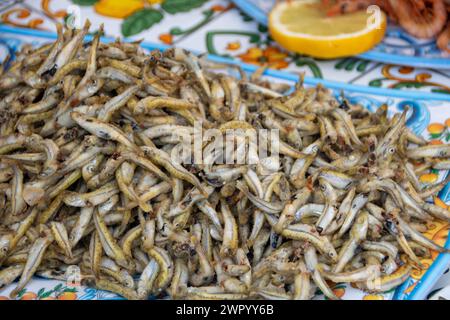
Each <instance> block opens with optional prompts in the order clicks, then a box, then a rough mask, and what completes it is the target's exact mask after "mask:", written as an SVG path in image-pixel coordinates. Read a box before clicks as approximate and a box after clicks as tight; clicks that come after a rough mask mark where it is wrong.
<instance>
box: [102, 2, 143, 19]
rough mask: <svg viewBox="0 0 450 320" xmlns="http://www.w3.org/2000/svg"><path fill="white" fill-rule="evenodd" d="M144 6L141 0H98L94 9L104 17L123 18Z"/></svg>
mask: <svg viewBox="0 0 450 320" xmlns="http://www.w3.org/2000/svg"><path fill="white" fill-rule="evenodd" d="M142 8H144V1H141V0H127V1H123V0H100V1H99V2H97V3H96V4H95V6H94V9H95V11H96V12H97V13H98V14H101V15H103V16H106V17H111V18H119V19H123V18H126V17H128V16H129V15H131V14H132V13H134V12H135V11H137V10H139V9H142Z"/></svg>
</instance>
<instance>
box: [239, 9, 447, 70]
mask: <svg viewBox="0 0 450 320" xmlns="http://www.w3.org/2000/svg"><path fill="white" fill-rule="evenodd" d="M232 2H233V3H234V4H235V5H236V6H237V7H239V8H240V9H241V10H242V11H243V12H244V13H245V14H247V15H248V16H250V17H252V18H253V19H254V20H256V21H257V22H259V23H260V24H262V25H264V26H267V24H268V19H267V15H268V13H269V11H270V9H271V8H272V7H273V6H274V4H275V2H276V1H275V0H232ZM358 57H360V58H363V59H368V60H372V61H379V62H382V63H386V64H398V65H405V66H410V67H422V68H432V69H441V70H442V69H446V70H449V69H450V57H449V56H448V54H447V55H446V54H445V53H443V52H442V51H441V50H439V48H438V47H437V46H436V42H435V40H434V39H426V40H424V39H418V38H415V37H413V36H411V35H409V34H408V33H406V32H405V31H403V29H401V28H399V27H398V26H396V25H394V24H392V23H389V25H388V29H387V31H386V36H385V38H384V39H383V41H382V42H381V43H380V44H379V45H378V46H376V47H375V48H374V49H372V50H370V51H368V52H365V53H363V54H360V55H359V56H358Z"/></svg>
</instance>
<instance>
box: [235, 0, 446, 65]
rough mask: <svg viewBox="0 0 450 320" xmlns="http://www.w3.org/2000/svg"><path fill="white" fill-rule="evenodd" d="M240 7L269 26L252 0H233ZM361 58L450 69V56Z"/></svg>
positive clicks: (374, 55)
mask: <svg viewBox="0 0 450 320" xmlns="http://www.w3.org/2000/svg"><path fill="white" fill-rule="evenodd" d="M231 1H232V2H233V3H234V4H235V5H236V6H237V7H238V8H239V9H241V10H242V11H243V12H244V13H245V14H246V15H248V16H250V17H251V18H253V19H254V20H255V21H256V22H258V23H260V24H262V25H264V26H267V25H268V19H267V13H266V12H264V10H262V9H261V8H259V7H258V6H257V5H255V4H254V3H252V2H249V1H247V0H231ZM358 57H359V58H362V59H367V60H372V61H378V62H383V63H389V64H398V65H405V66H412V67H419V68H432V69H438V70H439V69H441V70H442V69H446V70H447V69H450V58H449V59H446V58H421V57H409V56H402V55H398V54H390V53H385V52H378V51H375V50H372V51H368V52H365V53H363V54H360V55H358Z"/></svg>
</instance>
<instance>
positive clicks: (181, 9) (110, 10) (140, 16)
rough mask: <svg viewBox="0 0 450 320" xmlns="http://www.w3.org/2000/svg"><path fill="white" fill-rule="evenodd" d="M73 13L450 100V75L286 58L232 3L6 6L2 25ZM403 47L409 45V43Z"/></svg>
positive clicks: (120, 31) (130, 31) (186, 0)
mask: <svg viewBox="0 0 450 320" xmlns="http://www.w3.org/2000/svg"><path fill="white" fill-rule="evenodd" d="M23 2H24V3H25V4H24V3H23ZM71 5H76V6H78V7H79V8H80V12H81V15H82V16H83V17H84V16H86V17H87V18H89V19H90V20H91V21H92V22H93V24H94V27H95V26H96V27H98V26H99V24H100V23H105V25H106V28H105V30H106V32H107V35H109V36H118V35H120V36H126V37H135V38H136V39H141V38H145V39H146V40H148V41H153V42H159V43H161V44H165V45H178V46H183V47H186V48H188V49H191V50H196V51H199V52H208V53H211V54H216V55H221V56H225V57H231V58H236V59H240V60H241V61H244V62H248V63H251V64H255V65H265V66H268V67H271V68H276V69H287V70H292V71H293V72H297V73H300V72H304V73H305V74H306V75H307V76H312V77H316V78H325V79H329V80H336V81H340V82H347V83H352V84H361V85H369V86H372V87H378V88H393V89H399V90H420V91H426V92H435V93H450V88H449V82H450V73H449V72H445V71H439V70H429V69H417V68H411V67H397V66H394V65H389V64H387V65H383V64H381V63H376V62H371V61H369V60H364V59H360V58H355V57H351V58H345V59H338V60H332V61H320V60H316V59H313V58H310V57H303V56H298V55H294V54H291V53H285V52H283V50H282V49H281V48H279V47H277V45H276V43H274V42H273V40H272V39H271V37H270V35H269V34H268V30H267V28H266V27H264V26H262V25H260V24H258V23H256V22H255V21H253V20H252V18H250V17H249V16H247V15H245V14H244V13H242V12H241V11H239V10H238V9H236V8H235V7H234V6H233V5H232V3H231V2H230V1H227V0H127V1H122V0H60V1H56V0H40V1H32V0H24V1H22V0H7V1H5V5H0V19H1V21H2V22H3V23H4V24H6V25H10V26H15V27H22V28H31V29H39V30H52V29H53V30H54V23H55V22H56V21H67V20H68V18H69V17H70V15H72V14H73V12H72V11H71V10H70V7H71ZM394 31H395V30H394ZM394 31H393V32H391V33H390V34H389V37H390V39H391V40H392V38H395V37H396V35H397V33H396V32H394ZM391 40H390V41H391ZM402 41H403V42H402V45H403V44H405V41H406V40H405V39H402ZM408 41H409V40H408ZM408 43H409V42H408ZM386 50H387V47H386ZM430 50H431V49H430ZM428 52H429V50H428V51H427V53H428Z"/></svg>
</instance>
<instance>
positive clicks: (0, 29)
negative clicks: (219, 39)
mask: <svg viewBox="0 0 450 320" xmlns="http://www.w3.org/2000/svg"><path fill="white" fill-rule="evenodd" d="M4 33H10V34H17V35H22V36H33V37H39V38H46V39H56V34H54V33H52V32H48V31H41V30H34V29H24V28H16V27H11V26H7V25H4V24H0V37H1V36H2V35H4ZM86 39H88V40H90V39H92V36H91V35H88V36H86ZM114 40H115V39H114V38H111V37H102V41H105V42H111V41H114ZM141 46H142V47H143V48H146V49H149V50H153V49H159V50H165V49H167V48H169V47H170V46H167V45H163V44H158V43H151V42H145V41H144V42H142V43H141ZM194 52H195V51H194ZM195 53H197V54H201V53H202V52H195ZM208 59H210V60H211V61H215V62H219V63H227V64H234V65H238V66H240V67H241V68H242V70H244V71H246V72H250V73H253V72H255V71H256V70H257V69H258V67H257V66H254V65H251V64H247V63H242V62H240V61H237V60H234V59H231V58H225V57H220V56H216V55H208ZM264 75H266V76H270V77H275V78H279V79H282V80H287V81H298V79H299V77H300V76H299V75H298V74H294V73H290V72H287V71H279V70H275V69H267V70H266V71H265V72H264ZM304 83H305V84H307V85H311V86H316V85H318V84H322V85H324V86H325V87H327V88H329V89H332V90H335V91H337V92H340V91H342V90H344V91H345V90H348V91H351V92H357V93H363V94H368V95H377V96H384V97H393V98H403V99H417V100H435V101H449V102H450V94H445V93H434V92H421V91H417V90H400V89H386V88H375V87H369V86H362V85H356V84H349V83H344V82H339V81H332V80H325V79H319V78H313V77H305V78H304Z"/></svg>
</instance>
